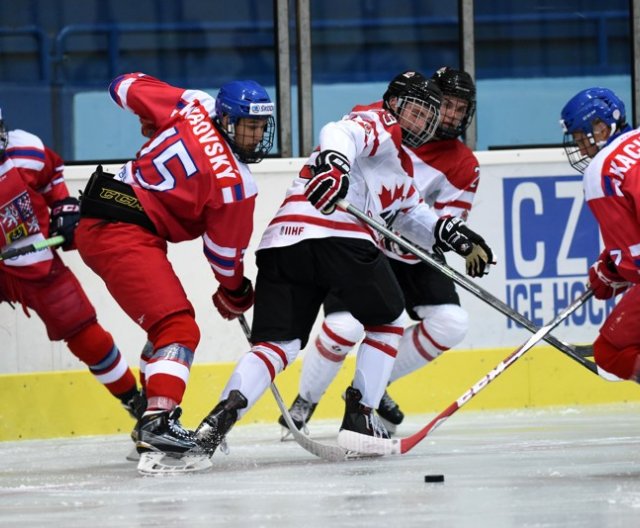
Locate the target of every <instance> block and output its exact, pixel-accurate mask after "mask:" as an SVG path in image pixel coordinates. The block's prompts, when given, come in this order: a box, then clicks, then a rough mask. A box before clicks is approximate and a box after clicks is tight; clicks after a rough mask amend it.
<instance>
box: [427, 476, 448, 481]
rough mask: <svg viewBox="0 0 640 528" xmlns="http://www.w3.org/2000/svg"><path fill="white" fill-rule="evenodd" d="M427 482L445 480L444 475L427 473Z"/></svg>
mask: <svg viewBox="0 0 640 528" xmlns="http://www.w3.org/2000/svg"><path fill="white" fill-rule="evenodd" d="M424 481H425V482H444V475H425V476H424Z"/></svg>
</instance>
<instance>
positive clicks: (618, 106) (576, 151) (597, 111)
mask: <svg viewBox="0 0 640 528" xmlns="http://www.w3.org/2000/svg"><path fill="white" fill-rule="evenodd" d="M561 117H562V118H561V120H560V125H561V126H562V128H563V130H564V137H563V148H564V151H565V154H566V155H567V159H568V160H569V164H570V165H571V166H572V167H573V168H574V169H576V170H577V171H578V172H584V171H585V169H586V168H587V166H588V165H589V163H590V162H591V159H592V158H593V156H594V155H595V154H596V153H597V152H598V151H599V150H600V149H601V148H602V147H604V146H605V145H606V143H607V141H608V139H607V140H606V141H600V142H597V141H596V138H595V136H594V126H595V125H596V124H597V123H604V124H605V125H606V126H607V127H609V131H610V136H609V137H612V136H614V135H616V133H617V132H619V131H621V130H622V129H623V128H624V127H625V126H626V117H625V108H624V103H623V102H622V101H621V100H620V99H619V98H618V97H617V96H616V95H615V94H614V93H613V92H612V91H611V90H609V89H607V88H597V87H596V88H588V89H587V90H583V91H581V92H578V93H577V94H576V95H575V96H574V97H572V98H571V99H570V100H569V102H568V103H567V104H566V105H565V107H564V108H563V109H562V114H561ZM576 133H581V134H583V135H584V138H583V139H582V140H581V141H580V143H581V144H578V142H576V139H575V137H574V134H576ZM581 147H582V148H581Z"/></svg>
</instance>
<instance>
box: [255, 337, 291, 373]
mask: <svg viewBox="0 0 640 528" xmlns="http://www.w3.org/2000/svg"><path fill="white" fill-rule="evenodd" d="M300 346H301V342H300V340H299V339H294V340H292V341H261V342H259V343H254V344H253V346H252V347H251V352H252V353H253V354H255V355H256V356H258V357H259V358H260V359H261V360H262V361H264V363H265V365H266V366H267V368H268V369H269V371H270V372H271V373H272V374H274V375H275V374H277V373H279V372H282V371H283V370H284V369H285V368H287V366H288V365H289V364H290V363H292V362H293V361H295V359H296V357H298V353H299V352H300ZM274 375H272V376H271V378H272V379H273V377H274Z"/></svg>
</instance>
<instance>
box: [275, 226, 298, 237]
mask: <svg viewBox="0 0 640 528" xmlns="http://www.w3.org/2000/svg"><path fill="white" fill-rule="evenodd" d="M303 231H304V226H292V225H284V226H280V234H281V235H285V236H300V235H301V234H302V232H303Z"/></svg>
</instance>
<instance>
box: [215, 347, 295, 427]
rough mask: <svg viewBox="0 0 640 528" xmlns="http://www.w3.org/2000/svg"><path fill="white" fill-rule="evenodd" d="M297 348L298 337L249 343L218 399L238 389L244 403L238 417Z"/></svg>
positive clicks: (256, 398)
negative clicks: (245, 401)
mask: <svg viewBox="0 0 640 528" xmlns="http://www.w3.org/2000/svg"><path fill="white" fill-rule="evenodd" d="M299 351H300V340H299V339H295V340H293V341H287V342H278V343H274V342H268V343H258V344H255V345H253V347H251V352H249V353H248V354H246V355H245V356H244V357H242V359H240V361H238V364H237V365H236V368H235V369H234V370H233V373H232V374H231V377H230V378H229V381H228V382H227V385H226V386H225V388H224V390H223V391H222V396H221V400H225V399H227V397H228V396H229V393H230V392H231V391H232V390H238V391H240V392H241V393H242V394H243V396H244V397H245V398H246V399H247V402H248V403H247V406H246V407H245V408H244V409H240V410H239V411H238V419H240V418H242V416H244V414H245V413H246V412H247V411H248V410H249V409H250V408H251V407H252V406H253V404H254V403H255V402H257V401H258V399H259V398H260V396H262V394H263V393H264V391H265V390H266V389H267V387H269V385H271V382H272V381H273V380H274V379H275V377H276V376H277V375H278V374H279V373H280V372H282V371H283V370H284V368H285V367H286V366H287V365H288V364H289V362H291V361H293V360H294V359H295V357H296V355H297V354H298V352H299Z"/></svg>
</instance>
